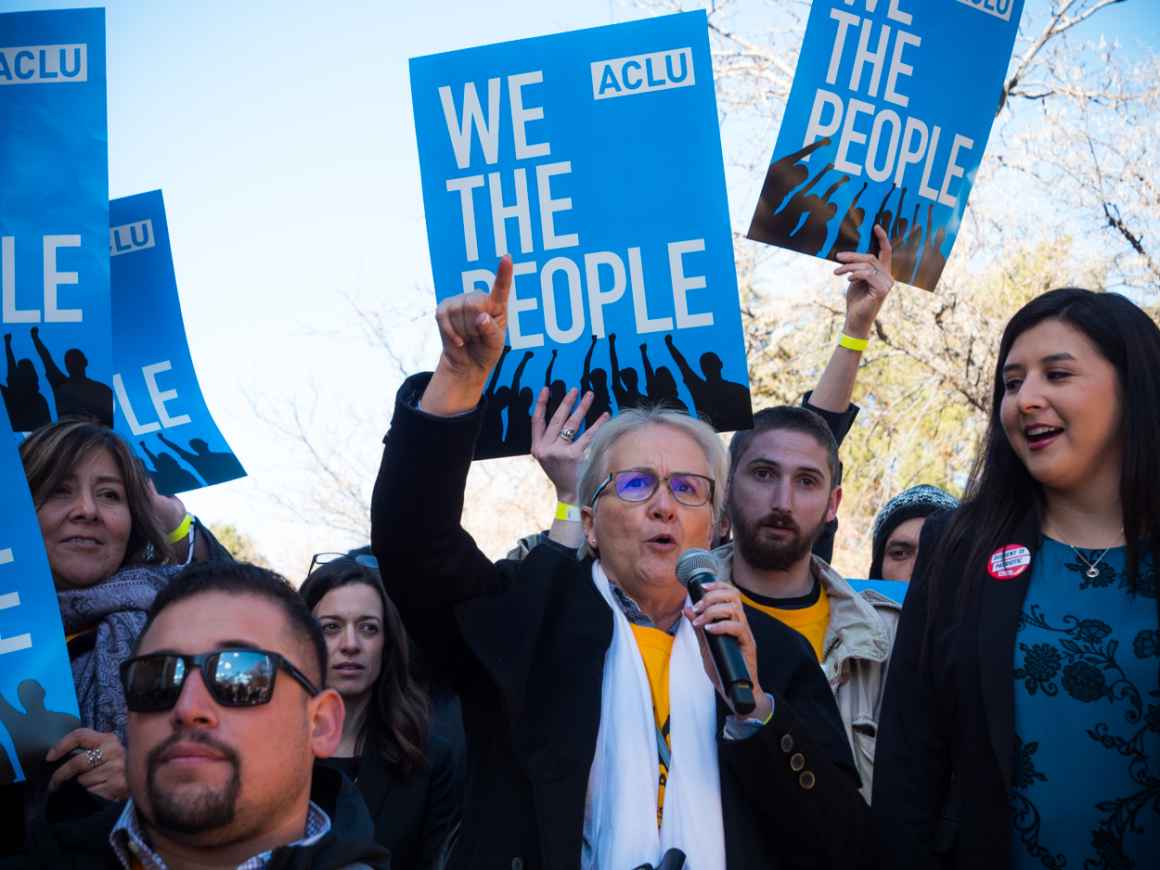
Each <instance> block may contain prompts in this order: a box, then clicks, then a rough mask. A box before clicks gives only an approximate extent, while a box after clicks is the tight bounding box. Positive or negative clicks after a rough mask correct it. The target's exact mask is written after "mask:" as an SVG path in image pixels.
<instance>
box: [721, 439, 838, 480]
mask: <svg viewBox="0 0 1160 870" xmlns="http://www.w3.org/2000/svg"><path fill="white" fill-rule="evenodd" d="M759 461H765V462H773V463H775V464H777V465H780V466H782V467H783V468H807V467H808V468H815V469H818V470H821V471H828V470H829V452H828V451H827V450H826V448H825V447H824V446H823V445H822V444H820V443H819V442H818V439H817V438H815V437H814V436H813V435H810V434H808V433H806V432H798V431H796V430H793V429H766V430H765V431H763V432H758V433H757V434H756V435H754V436H753V438H752V439H750V441H749V445H748V446H747V447H746V448H745V452H744V453H743V454H742V455H741V458H740V465H741V466H745V465H748V464H750V463H753V462H759Z"/></svg>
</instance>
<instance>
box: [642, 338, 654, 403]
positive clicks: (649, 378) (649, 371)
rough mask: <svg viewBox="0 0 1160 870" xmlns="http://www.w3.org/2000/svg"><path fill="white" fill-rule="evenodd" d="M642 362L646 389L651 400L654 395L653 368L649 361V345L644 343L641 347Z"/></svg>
mask: <svg viewBox="0 0 1160 870" xmlns="http://www.w3.org/2000/svg"><path fill="white" fill-rule="evenodd" d="M640 361H641V364H642V365H643V366H644V388H645V391H646V392H647V393H648V394H649V397H650V398H651V397H652V394H653V367H652V363H651V362H649V360H648V345H647V344H645V343H644V342H641V345H640Z"/></svg>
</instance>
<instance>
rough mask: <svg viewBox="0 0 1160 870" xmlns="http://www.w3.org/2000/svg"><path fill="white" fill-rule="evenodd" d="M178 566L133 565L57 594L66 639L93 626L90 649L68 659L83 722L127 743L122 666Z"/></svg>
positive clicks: (87, 726)
mask: <svg viewBox="0 0 1160 870" xmlns="http://www.w3.org/2000/svg"><path fill="white" fill-rule="evenodd" d="M180 570H181V566H179V565H135V566H132V567H129V568H123V569H122V570H120V571H118V572H117V573H116V574H114V575H113V576H112V577H110V578H109V579H108V580H104V581H102V582H100V583H98V584H96V585H95V586H90V587H89V588H87V589H69V590H65V591H62V592H58V593H57V596H56V597H57V601H58V602H59V603H60V615H61V619H62V620H63V621H64V630H65V633H66V634H72V633H73V632H76V631H81V630H83V629H88V628H93V627H94V626H95V627H96V639H95V642H94V644H93V647H92V649H90V650H88V651H87V652H85V653H82V654H81V655H79V656H77V657H76V658H75V659H73V660H72V672H73V683H74V684H75V685H76V689H77V704H78V706H79V707H80V713H81V723H82V724H83V725H84V727H86V728H93V729H95V730H97V731H111V732H113V733H115V734H116V735H117V736H118V737H119V738H121V742H122V743H124V742H125V720H126V718H127V716H128V710H127V709H126V708H125V694H124V691H123V689H122V688H121V675H120V671H119V668H120V665H121V662H123V661H124V660H125V659H127V658H128V657H129V655H130V654H131V653H132V651H133V646H134V645H135V644H136V643H137V638H138V637H139V636H140V634H141V630H142V629H143V628H144V627H145V614H146V612H147V611H148V610H149V606H150V605H151V604H152V603H153V599H154V598H156V597H157V593H158V592H160V591H161V589H162V588H164V587H165V586H166V584H168V583H169V581H170V579H171V578H172V577H173V576H174V575H175V574H176V573H177V572H178V571H180Z"/></svg>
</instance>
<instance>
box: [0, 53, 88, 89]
mask: <svg viewBox="0 0 1160 870" xmlns="http://www.w3.org/2000/svg"><path fill="white" fill-rule="evenodd" d="M88 80H89V48H88V46H87V45H85V44H83V43H81V44H78V45H18V46H14V47H12V48H0V85H42V84H50V83H53V82H57V83H60V82H87V81H88Z"/></svg>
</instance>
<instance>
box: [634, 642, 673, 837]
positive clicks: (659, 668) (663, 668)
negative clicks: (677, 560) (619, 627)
mask: <svg viewBox="0 0 1160 870" xmlns="http://www.w3.org/2000/svg"><path fill="white" fill-rule="evenodd" d="M629 628H631V629H632V634H633V637H635V638H636V647H637V649H639V650H640V657H641V659H642V660H643V661H644V671H645V673H646V674H648V687H649V691H650V692H651V693H652V702H653V718H654V719H655V720H656V726H657V733H658V735H660V736H662V737H663V738H664V742H665V748H664V751H663V752H662V751H660V740H659V739H658V741H657V750H658V751H657V757H658V759H659V760H660V770H659V771H658V775H657V828H660V826H661V818H662V816H663V814H664V809H665V784H666V783H667V782H668V779H669V764H668V757H669V752H670V751H672V743H671V742H670V740H669V659H670V658H671V657H672V652H673V640H674V638H673V635H671V634H669V633H668V632H665V631H662V630H661V629H659V628H649V627H647V626H644V625H631V624H630V625H629Z"/></svg>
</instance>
